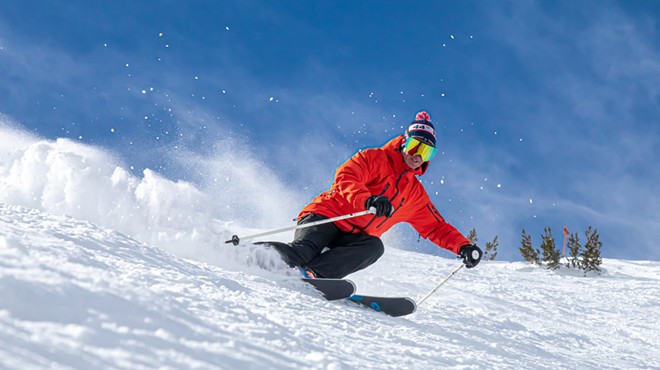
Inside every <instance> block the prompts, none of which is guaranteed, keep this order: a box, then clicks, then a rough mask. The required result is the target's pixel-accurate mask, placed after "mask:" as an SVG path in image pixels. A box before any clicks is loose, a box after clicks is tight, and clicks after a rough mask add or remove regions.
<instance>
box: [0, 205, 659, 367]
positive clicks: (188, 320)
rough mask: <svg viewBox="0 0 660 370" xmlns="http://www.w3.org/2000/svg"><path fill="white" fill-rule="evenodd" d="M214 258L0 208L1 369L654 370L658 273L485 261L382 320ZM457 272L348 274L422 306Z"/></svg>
mask: <svg viewBox="0 0 660 370" xmlns="http://www.w3.org/2000/svg"><path fill="white" fill-rule="evenodd" d="M216 253H217V255H215V258H216V260H217V261H225V263H223V262H221V263H219V264H216V265H210V264H204V263H202V262H195V261H192V260H185V259H181V258H178V257H176V256H174V255H172V254H170V253H168V252H165V251H164V250H162V249H159V248H156V247H154V246H150V245H145V244H142V243H140V242H137V241H135V240H133V239H131V238H129V237H127V236H126V235H123V234H121V233H119V232H117V231H113V230H108V229H103V228H100V227H97V226H95V225H94V224H92V223H90V222H87V221H80V220H77V219H74V218H70V217H67V216H56V215H52V214H49V213H46V212H43V211H38V210H34V209H30V208H25V207H20V206H12V205H7V204H5V203H0V368H3V369H4V368H6V369H32V368H52V367H55V368H74V369H100V368H126V369H141V368H171V369H214V368H220V369H301V368H313V369H314V368H315V369H357V368H378V369H401V368H409V369H425V368H438V369H440V368H516V369H520V368H535V369H537V368H547V369H557V368H574V369H577V368H580V369H587V368H592V369H596V368H598V369H602V368H612V369H615V368H616V369H620V368H660V339H659V338H660V336H659V335H658V333H660V264H659V263H657V262H630V261H619V260H609V259H606V260H605V261H604V264H603V267H604V272H603V274H602V275H601V276H597V277H595V276H594V277H582V276H580V275H579V274H574V273H570V272H563V273H551V272H548V271H545V270H542V269H539V268H533V267H530V266H528V265H525V264H523V263H507V262H491V263H488V262H486V263H483V264H482V265H480V266H478V267H477V268H475V269H472V270H462V271H461V272H460V273H458V274H457V275H456V276H455V277H454V278H453V279H452V280H450V281H449V283H447V285H446V286H444V287H443V288H441V290H440V291H438V293H437V294H436V295H434V296H432V297H431V298H430V299H429V300H428V301H426V302H425V303H424V304H423V305H421V306H420V307H419V308H418V311H417V312H416V313H414V314H412V315H410V316H406V317H403V318H391V317H387V316H384V315H382V314H379V313H376V312H373V311H369V310H366V309H364V308H361V307H357V306H354V305H352V304H351V303H350V302H327V301H324V300H323V299H321V298H319V297H318V295H317V294H316V293H315V292H314V291H313V290H312V289H311V288H310V287H308V286H306V285H303V284H302V283H301V282H299V281H298V280H297V279H296V278H295V277H294V276H292V274H291V271H289V270H288V269H286V268H285V267H283V266H282V265H281V263H279V262H278V261H277V259H275V258H273V256H272V254H270V253H268V252H266V251H264V250H263V249H260V248H256V247H250V246H247V247H233V246H228V245H221V244H219V245H218V250H217V252H216ZM259 265H262V266H266V267H267V268H261V267H259ZM456 265H457V261H454V260H449V259H445V258H440V257H435V256H429V255H423V254H417V253H413V252H404V251H400V250H397V249H395V248H392V247H388V248H387V250H386V254H385V256H384V257H383V258H382V259H381V260H380V261H378V262H377V263H376V265H374V266H372V267H371V268H369V269H368V270H366V271H363V272H360V273H358V274H355V275H354V276H352V277H353V279H354V281H355V282H356V283H357V285H358V287H359V288H358V290H359V291H360V292H361V293H365V294H390V295H409V296H411V297H413V298H419V297H420V296H422V295H424V294H425V293H427V292H428V291H429V290H430V289H432V288H433V287H434V286H435V284H436V283H437V282H438V281H439V280H441V279H442V278H443V277H444V276H445V275H446V274H447V273H448V272H450V271H451V269H452V268H454V267H455V266H456Z"/></svg>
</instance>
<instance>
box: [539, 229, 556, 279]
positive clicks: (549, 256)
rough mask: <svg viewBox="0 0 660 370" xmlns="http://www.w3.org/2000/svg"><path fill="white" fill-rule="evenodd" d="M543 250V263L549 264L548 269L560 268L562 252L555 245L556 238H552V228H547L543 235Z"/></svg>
mask: <svg viewBox="0 0 660 370" xmlns="http://www.w3.org/2000/svg"><path fill="white" fill-rule="evenodd" d="M541 250H542V251H543V261H545V263H546V264H547V266H548V269H550V270H556V269H557V268H559V263H560V259H561V252H560V251H559V249H557V247H556V245H555V238H554V237H553V236H552V230H551V229H550V227H546V228H545V229H544V233H543V235H541Z"/></svg>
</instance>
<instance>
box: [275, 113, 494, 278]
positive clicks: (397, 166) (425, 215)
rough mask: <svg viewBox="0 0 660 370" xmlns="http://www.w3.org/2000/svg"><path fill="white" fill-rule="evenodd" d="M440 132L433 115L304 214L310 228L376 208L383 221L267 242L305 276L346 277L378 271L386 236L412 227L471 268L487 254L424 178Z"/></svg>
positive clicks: (365, 158)
mask: <svg viewBox="0 0 660 370" xmlns="http://www.w3.org/2000/svg"><path fill="white" fill-rule="evenodd" d="M437 150H438V149H437V147H436V133H435V128H434V127H433V124H432V123H431V117H430V116H429V114H428V113H427V112H425V111H422V112H419V113H417V115H416V116H415V120H414V121H413V122H412V123H411V124H410V125H409V126H408V128H407V130H406V131H405V133H404V134H403V135H399V136H397V137H395V138H393V139H391V140H390V141H389V142H388V143H387V144H385V145H384V146H382V147H380V148H373V149H366V150H363V151H360V152H358V153H356V154H355V155H354V156H353V157H352V158H350V159H349V160H348V161H346V162H345V163H344V164H342V165H341V166H339V168H337V171H336V174H335V180H334V183H333V184H332V187H331V188H330V189H329V190H327V191H325V192H323V193H321V194H320V195H318V196H317V197H316V198H314V200H313V201H312V202H311V203H310V204H308V205H307V206H305V207H304V208H303V209H302V211H301V212H300V214H299V215H298V224H299V225H300V224H305V223H309V222H313V221H319V220H323V219H327V218H332V217H336V216H339V215H343V214H348V213H353V212H358V211H362V210H364V209H369V208H370V207H374V208H375V209H376V213H375V215H372V214H368V215H364V216H359V217H354V218H350V219H345V220H340V221H335V222H332V223H325V224H321V225H316V226H311V227H308V228H304V229H299V230H296V232H295V235H294V240H293V241H292V242H291V243H280V242H264V244H270V245H271V246H272V247H273V248H275V249H276V250H277V251H278V252H279V253H280V255H282V258H283V259H284V261H285V262H286V263H287V264H288V265H289V266H291V267H298V268H300V270H301V273H302V274H303V276H305V277H310V278H317V277H320V278H343V277H344V276H346V275H349V274H351V273H353V272H355V271H359V270H362V269H364V268H365V267H367V266H369V265H371V264H373V263H374V262H376V260H378V258H380V256H382V255H383V252H384V246H383V242H382V241H381V240H380V236H381V235H382V234H383V233H384V232H385V231H387V230H388V229H390V228H391V227H392V226H394V225H395V224H397V223H399V222H408V223H409V224H410V225H412V227H413V228H414V229H415V230H416V231H417V232H419V234H420V235H421V236H422V237H423V238H425V239H430V240H431V241H432V242H433V243H435V244H436V245H438V246H439V247H441V248H444V249H447V250H449V251H451V252H454V253H456V254H457V255H459V256H460V257H461V258H462V259H463V262H464V264H465V266H466V267H467V268H472V267H474V266H476V265H477V264H478V263H479V261H480V260H481V256H482V251H481V249H479V247H477V246H476V245H472V244H471V243H470V242H469V241H468V239H467V238H466V237H465V236H463V235H462V234H461V233H460V232H459V231H458V230H457V229H456V228H455V227H454V226H452V225H450V224H449V223H447V222H446V221H445V220H444V218H443V217H442V215H440V212H438V210H437V209H436V208H435V206H434V205H433V203H431V200H430V199H429V196H428V194H427V193H426V190H424V187H423V186H422V184H421V183H420V182H419V180H418V179H417V178H416V176H421V175H423V174H424V173H425V172H426V170H427V168H428V166H429V161H430V160H431V159H433V157H434V156H435V154H436V152H437Z"/></svg>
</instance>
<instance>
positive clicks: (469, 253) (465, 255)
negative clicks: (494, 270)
mask: <svg viewBox="0 0 660 370" xmlns="http://www.w3.org/2000/svg"><path fill="white" fill-rule="evenodd" d="M459 254H460V256H461V258H462V259H463V263H464V264H465V267H467V268H469V269H471V268H473V267H474V266H476V265H478V264H479V261H481V256H482V255H483V253H482V252H481V249H479V247H477V246H476V245H474V244H468V245H464V246H462V247H461V249H460V250H459Z"/></svg>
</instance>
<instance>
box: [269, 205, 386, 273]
mask: <svg viewBox="0 0 660 370" xmlns="http://www.w3.org/2000/svg"><path fill="white" fill-rule="evenodd" d="M326 218H327V217H324V216H320V215H317V214H314V213H310V214H309V215H307V216H305V217H304V218H302V219H301V220H300V221H299V222H298V225H301V224H305V223H309V222H314V221H319V220H324V219H326ZM264 244H270V245H271V246H272V247H273V248H275V250H277V251H278V252H279V253H280V254H281V255H282V258H283V259H284V261H285V262H286V263H287V264H288V265H289V266H291V267H304V268H309V269H311V270H312V271H314V273H316V275H317V277H324V278H343V277H344V276H346V275H348V274H351V273H353V272H356V271H359V270H362V269H363V268H365V267H367V266H369V265H371V264H372V263H374V262H376V261H377V260H378V259H379V258H380V256H382V255H383V252H384V251H385V247H384V246H383V242H382V241H381V240H380V238H378V237H375V236H371V235H367V234H351V233H346V232H343V231H341V230H339V229H338V228H337V226H335V225H334V224H333V223H331V222H330V223H326V224H321V225H316V226H311V227H307V228H304V229H298V230H296V232H295V235H294V240H293V241H292V242H291V243H279V242H267V243H264Z"/></svg>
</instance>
